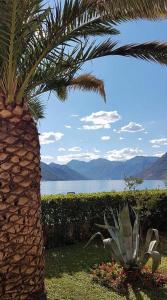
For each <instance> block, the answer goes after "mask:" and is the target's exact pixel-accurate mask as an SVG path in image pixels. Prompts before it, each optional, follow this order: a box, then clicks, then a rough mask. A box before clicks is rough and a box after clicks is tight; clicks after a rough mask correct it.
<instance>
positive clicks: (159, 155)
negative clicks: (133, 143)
mask: <svg viewBox="0 0 167 300" xmlns="http://www.w3.org/2000/svg"><path fill="white" fill-rule="evenodd" d="M164 154H165V152H159V153H156V154H154V156H157V157H161V156H162V155H164Z"/></svg>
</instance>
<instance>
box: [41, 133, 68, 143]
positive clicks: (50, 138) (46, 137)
mask: <svg viewBox="0 0 167 300" xmlns="http://www.w3.org/2000/svg"><path fill="white" fill-rule="evenodd" d="M63 135H64V134H63V133H62V132H42V133H41V134H40V136H39V140H40V144H41V145H47V144H52V143H55V142H57V141H59V140H61V139H62V137H63Z"/></svg>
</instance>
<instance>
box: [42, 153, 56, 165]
mask: <svg viewBox="0 0 167 300" xmlns="http://www.w3.org/2000/svg"><path fill="white" fill-rule="evenodd" d="M41 160H42V161H43V162H45V163H47V164H48V163H50V162H52V161H54V157H53V156H50V155H41Z"/></svg>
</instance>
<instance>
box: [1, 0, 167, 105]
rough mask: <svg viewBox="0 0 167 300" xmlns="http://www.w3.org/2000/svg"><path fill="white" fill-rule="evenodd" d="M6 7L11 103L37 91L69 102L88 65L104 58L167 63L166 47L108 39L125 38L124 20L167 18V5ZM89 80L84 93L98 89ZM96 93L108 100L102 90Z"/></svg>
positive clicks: (4, 64)
mask: <svg viewBox="0 0 167 300" xmlns="http://www.w3.org/2000/svg"><path fill="white" fill-rule="evenodd" d="M0 7H1V9H0V44H1V47H0V90H1V91H2V92H3V94H4V95H5V97H6V98H7V99H8V102H10V101H18V102H19V101H22V98H23V97H24V96H26V94H32V92H33V93H34V91H35V95H40V94H41V93H43V92H47V91H55V92H56V94H57V95H59V98H61V99H62V100H64V99H65V98H66V96H67V95H66V93H67V90H68V88H67V89H66V86H68V84H69V83H70V82H72V80H74V78H77V74H78V71H80V70H81V68H82V66H83V64H84V63H85V62H86V61H88V60H92V59H96V58H98V57H103V56H109V55H121V56H131V57H136V58H140V59H145V60H151V61H156V62H159V63H161V64H165V65H166V64H167V54H166V53H167V44H166V43H163V44H162V43H158V42H150V43H144V44H136V45H125V46H121V47H119V46H118V45H117V43H116V42H114V41H112V40H111V39H107V40H104V39H103V37H104V36H105V35H106V36H108V35H110V37H111V36H113V37H114V36H115V35H116V34H118V33H119V31H118V30H117V28H116V26H117V23H118V22H120V21H124V20H131V19H138V18H149V19H155V18H164V17H166V15H167V2H166V0H154V1H152V0H114V1H111V0H65V1H64V2H63V4H62V1H61V0H57V2H56V3H55V6H54V7H53V8H51V7H49V6H47V5H46V4H45V5H44V2H43V0H31V1H30V0H24V1H20V0H10V1H9V0H0ZM98 36H102V41H101V42H100V43H98V42H97V39H96V37H98ZM90 37H91V38H90ZM92 37H94V40H93V38H92ZM89 79H90V82H89V85H88V83H87V84H85V86H84V84H83V85H82V88H86V89H87V90H88V89H89V90H91V86H90V85H91V84H92V88H93V79H91V78H89ZM99 84H100V83H99ZM76 86H77V84H76V85H73V87H76ZM78 86H79V85H78ZM80 88H81V83H80ZM94 90H96V91H100V94H101V95H103V96H104V91H103V90H102V88H101V90H99V89H98V87H97V88H95V87H94ZM25 98H27V97H25Z"/></svg>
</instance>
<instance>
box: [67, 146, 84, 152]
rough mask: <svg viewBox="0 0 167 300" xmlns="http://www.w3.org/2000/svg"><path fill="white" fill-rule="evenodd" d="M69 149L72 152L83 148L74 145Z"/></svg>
mask: <svg viewBox="0 0 167 300" xmlns="http://www.w3.org/2000/svg"><path fill="white" fill-rule="evenodd" d="M68 151H70V152H80V151H81V148H80V147H72V148H69V149H68Z"/></svg>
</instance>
